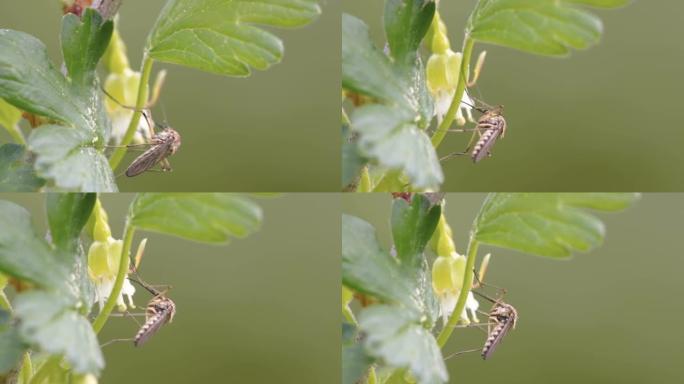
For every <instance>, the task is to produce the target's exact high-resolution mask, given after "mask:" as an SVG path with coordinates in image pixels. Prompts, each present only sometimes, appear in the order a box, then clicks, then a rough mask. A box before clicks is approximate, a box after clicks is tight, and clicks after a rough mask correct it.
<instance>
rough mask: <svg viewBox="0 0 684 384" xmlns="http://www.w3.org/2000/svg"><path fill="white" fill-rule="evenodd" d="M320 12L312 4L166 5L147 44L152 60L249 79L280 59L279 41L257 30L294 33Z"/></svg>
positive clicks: (178, 1)
mask: <svg viewBox="0 0 684 384" xmlns="http://www.w3.org/2000/svg"><path fill="white" fill-rule="evenodd" d="M320 12H321V10H320V7H319V6H318V4H317V3H316V1H314V0H268V1H263V0H243V1H234V0H169V1H168V2H167V3H166V6H165V7H164V9H163V10H162V11H161V13H160V14H159V16H158V18H157V23H156V24H155V26H154V28H153V30H152V32H151V33H150V37H149V41H148V50H149V54H150V56H151V57H152V58H154V59H155V60H160V61H165V62H169V63H174V64H180V65H185V66H188V67H193V68H197V69H200V70H203V71H207V72H214V73H218V74H222V75H230V76H248V75H249V74H250V67H253V68H255V69H259V70H265V69H267V68H268V67H269V66H271V65H273V64H275V63H277V62H279V61H280V60H281V59H282V56H283V43H282V41H281V40H280V39H279V38H278V37H276V36H275V35H273V34H272V33H270V32H267V31H266V30H265V29H263V28H261V27H259V25H265V26H274V27H297V26H301V25H304V24H307V23H309V22H311V21H312V20H314V19H315V18H316V17H317V16H318V15H319V14H320Z"/></svg>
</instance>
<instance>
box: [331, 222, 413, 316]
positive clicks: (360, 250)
mask: <svg viewBox="0 0 684 384" xmlns="http://www.w3.org/2000/svg"><path fill="white" fill-rule="evenodd" d="M342 282H343V283H344V285H346V286H347V287H349V288H352V289H354V290H356V291H359V292H362V293H366V294H370V295H372V296H375V297H377V298H379V299H381V300H383V301H388V302H393V303H403V304H404V305H406V306H407V307H410V308H418V306H417V305H416V303H415V302H414V301H413V300H412V298H411V295H412V293H413V287H414V283H413V281H412V280H411V278H410V277H409V275H408V274H406V273H405V272H404V271H403V270H402V268H401V266H400V265H399V262H398V261H397V260H396V259H395V258H393V257H392V256H391V255H390V254H389V253H388V252H387V251H385V250H383V249H382V247H381V246H380V244H379V243H378V240H377V238H376V237H375V228H373V226H372V225H370V224H369V223H367V222H366V221H363V220H361V219H359V218H357V217H354V216H349V215H342Z"/></svg>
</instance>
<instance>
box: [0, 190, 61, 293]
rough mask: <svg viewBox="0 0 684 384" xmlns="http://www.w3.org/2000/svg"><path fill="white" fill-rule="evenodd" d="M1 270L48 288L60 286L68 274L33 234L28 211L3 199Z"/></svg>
mask: <svg viewBox="0 0 684 384" xmlns="http://www.w3.org/2000/svg"><path fill="white" fill-rule="evenodd" d="M0 271H1V272H2V273H5V274H7V275H10V276H14V277H16V278H19V279H22V280H27V281H31V282H33V283H36V284H38V285H40V286H44V287H51V288H58V287H61V286H63V284H64V281H66V279H67V276H68V267H67V266H65V265H64V264H62V263H60V261H59V260H58V259H57V258H55V257H54V256H53V254H52V251H51V249H50V247H49V246H48V244H47V243H46V242H45V240H43V239H41V238H40V237H38V236H37V235H36V234H35V233H34V231H33V228H32V227H31V217H30V215H29V213H28V212H27V211H26V210H25V209H24V208H22V207H20V206H18V205H16V204H14V203H11V202H9V201H5V200H0Z"/></svg>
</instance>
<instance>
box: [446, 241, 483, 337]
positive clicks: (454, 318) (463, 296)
mask: <svg viewBox="0 0 684 384" xmlns="http://www.w3.org/2000/svg"><path fill="white" fill-rule="evenodd" d="M478 247H479V243H478V242H477V241H476V240H474V239H473V236H472V234H471V236H470V242H469V244H468V256H467V258H466V267H465V276H463V286H462V287H461V292H460V293H459V295H458V301H456V307H455V308H454V311H453V312H452V313H451V317H449V321H448V322H447V324H446V325H445V326H444V328H442V331H441V332H440V333H439V336H437V344H439V347H440V348H442V347H444V344H446V342H447V341H448V340H449V336H451V332H453V330H454V328H455V327H456V325H457V324H458V320H459V319H460V318H461V313H463V309H464V308H465V305H466V301H467V300H468V293H469V292H470V289H471V288H472V287H473V269H474V268H475V259H476V258H477V248H478Z"/></svg>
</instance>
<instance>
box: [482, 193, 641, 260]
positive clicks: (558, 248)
mask: <svg viewBox="0 0 684 384" xmlns="http://www.w3.org/2000/svg"><path fill="white" fill-rule="evenodd" d="M638 196H639V195H638V194H633V193H576V194H572V193H531V194H527V193H497V194H492V195H489V196H488V197H487V199H486V200H485V202H484V204H483V206H482V208H481V209H480V213H479V214H478V217H477V219H476V221H475V223H474V226H473V236H474V240H476V241H479V242H482V243H486V244H491V245H495V246H499V247H502V248H510V249H515V250H517V251H520V252H525V253H531V254H534V255H539V256H547V257H555V258H567V257H570V256H572V253H573V251H581V252H588V251H590V250H592V249H593V248H596V247H598V246H599V245H600V244H601V243H602V242H603V238H604V236H605V228H604V225H603V222H601V220H599V219H598V218H597V217H595V216H594V215H591V214H589V213H587V212H585V211H584V210H583V209H593V210H598V211H604V212H615V211H620V210H623V209H625V208H627V207H629V206H630V205H632V204H633V203H634V202H635V201H636V200H637V199H638Z"/></svg>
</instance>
